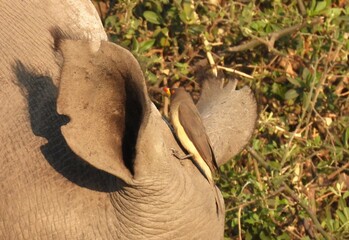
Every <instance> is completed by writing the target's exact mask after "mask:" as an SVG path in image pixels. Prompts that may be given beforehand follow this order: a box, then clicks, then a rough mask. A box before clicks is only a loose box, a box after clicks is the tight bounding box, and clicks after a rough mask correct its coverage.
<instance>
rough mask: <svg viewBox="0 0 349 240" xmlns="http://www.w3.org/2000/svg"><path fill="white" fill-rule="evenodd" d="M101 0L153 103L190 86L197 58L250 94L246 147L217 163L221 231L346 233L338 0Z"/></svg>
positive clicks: (114, 36) (348, 33) (344, 97)
mask: <svg viewBox="0 0 349 240" xmlns="http://www.w3.org/2000/svg"><path fill="white" fill-rule="evenodd" d="M111 2H112V1H111ZM103 4H106V6H107V8H106V9H108V7H111V8H110V9H109V10H108V12H101V15H102V18H103V21H104V23H105V28H106V30H107V32H108V34H109V36H110V38H111V40H112V41H115V42H117V43H118V44H121V45H122V46H124V47H126V48H128V49H130V50H131V51H132V52H133V53H134V54H135V55H136V56H137V57H138V59H139V60H140V61H141V63H142V66H143V68H144V71H145V74H146V78H147V80H148V83H149V89H150V92H151V93H152V96H153V98H154V101H155V102H156V103H157V105H158V107H159V108H162V107H163V106H164V105H165V104H166V103H165V102H164V101H163V99H161V96H160V95H161V94H159V92H161V90H159V89H160V87H161V86H163V85H169V86H172V85H176V84H181V85H183V86H186V87H187V89H189V90H191V91H193V92H194V93H197V92H198V91H199V90H200V86H199V84H198V83H197V81H196V80H197V78H196V75H195V70H197V66H198V65H200V64H202V62H203V61H204V62H205V64H206V65H207V66H208V67H209V68H212V69H214V68H215V67H217V66H218V67H221V68H220V69H225V70H226V71H231V72H234V71H235V73H230V74H233V75H234V76H235V77H239V78H240V81H239V85H250V86H251V87H252V88H253V89H254V91H255V92H256V97H257V102H258V104H259V107H260V118H259V125H258V129H257V130H256V133H255V137H254V139H253V141H252V143H251V145H252V148H249V147H247V148H246V150H244V151H243V152H242V154H240V155H239V156H237V157H235V159H234V160H233V161H230V162H229V163H227V164H226V165H224V166H222V167H221V170H222V175H221V177H220V179H219V181H218V184H219V185H220V188H221V189H222V192H223V196H224V198H225V202H226V232H225V236H226V238H227V239H280V240H281V239H304V240H305V239H314V238H315V239H322V238H325V239H326V238H327V239H330V238H336V239H346V238H348V237H349V224H348V223H349V205H348V203H349V198H348V196H349V191H348V189H349V176H348V174H349V171H348V167H349V163H348V158H349V150H348V146H349V87H348V85H349V73H348V72H349V71H348V69H349V68H348V63H349V60H348V52H349V40H348V38H349V3H348V1H346V0H338V1H331V0H324V1H315V0H311V1H302V0H276V1H265V0H260V1H228V0H227V1H224V0H222V1H212V0H211V1H203V0H202V1H195V2H194V1H190V0H172V1H170V0H159V1H155V0H143V1H140V0H120V1H118V3H117V4H115V5H112V6H110V5H109V4H110V2H109V1H98V3H97V5H98V6H100V5H103ZM99 9H101V8H99ZM248 44H251V45H248ZM210 58H211V60H210ZM207 60H210V61H207ZM212 61H213V62H212ZM237 71H241V72H244V73H245V74H247V76H246V75H241V74H237V73H238V72H237ZM248 76H252V77H253V78H249V77H248ZM194 95H195V94H194Z"/></svg>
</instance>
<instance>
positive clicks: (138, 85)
mask: <svg viewBox="0 0 349 240" xmlns="http://www.w3.org/2000/svg"><path fill="white" fill-rule="evenodd" d="M0 7H1V14H0V23H1V27H0V103H1V107H0V118H1V121H0V145H1V147H0V173H1V174H0V184H1V188H0V196H1V197H0V239H222V238H223V230H224V213H220V214H217V212H216V206H215V197H214V193H213V189H211V186H210V185H209V184H208V182H207V181H206V179H205V178H204V177H203V176H202V175H201V174H200V172H199V171H198V169H197V168H196V167H195V166H194V165H193V163H192V162H191V161H190V160H183V161H179V160H178V159H176V158H175V157H174V156H172V154H171V148H175V149H177V150H179V151H181V150H180V147H179V146H178V144H177V142H176V141H175V139H174V137H173V135H172V133H171V131H170V129H169V128H168V126H167V125H166V124H165V123H164V121H163V120H162V118H161V116H160V114H159V112H158V111H157V110H156V108H155V107H154V105H153V104H152V103H151V102H150V100H149V98H148V95H147V92H146V87H145V83H144V78H143V75H142V72H141V70H140V68H139V65H138V63H137V61H136V60H135V59H134V58H133V56H132V55H131V54H130V53H129V52H128V51H127V50H125V49H123V48H120V47H118V46H116V45H115V44H112V43H108V42H107V41H106V40H107V37H106V34H105V32H104V30H103V27H102V25H101V23H100V20H99V18H98V15H97V13H96V11H95V9H94V7H93V6H92V4H91V3H90V2H89V1H87V0H86V1H83V0H81V1H77V0H62V1H53V0H48V1H39V0H31V1H20V0H15V1H5V0H0ZM217 82H219V81H218V80H217V79H214V78H210V79H209V80H208V81H206V82H205V84H204V85H205V87H204V92H203V96H202V99H201V100H200V101H199V103H198V107H199V110H200V112H201V114H202V116H203V121H204V124H205V127H206V128H207V130H208V135H209V137H210V138H211V139H212V143H213V148H214V150H215V152H216V154H217V159H218V162H219V165H221V164H223V163H225V162H227V161H228V160H229V159H230V158H231V157H232V156H234V155H235V154H237V153H238V152H239V151H240V150H241V149H242V147H243V146H244V145H245V144H247V142H248V140H249V138H250V136H251V133H252V132H253V129H254V123H255V121H256V104H255V101H254V97H253V96H252V94H251V92H250V90H249V89H247V88H244V89H242V90H239V91H236V90H235V89H234V88H233V86H232V84H230V85H228V86H227V87H226V88H224V89H221V88H219V85H218V84H217ZM213 91H214V94H212V92H213ZM212 95H213V96H214V97H213V98H212V97H210V96H212ZM221 200H222V201H223V199H221Z"/></svg>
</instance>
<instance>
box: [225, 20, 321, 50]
mask: <svg viewBox="0 0 349 240" xmlns="http://www.w3.org/2000/svg"><path fill="white" fill-rule="evenodd" d="M322 22H323V18H322V17H319V18H316V19H314V20H313V21H311V22H310V23H309V22H308V21H306V20H304V21H303V23H300V24H298V25H295V26H291V27H288V28H285V29H282V30H280V31H276V32H273V33H271V34H269V36H268V37H267V39H263V38H254V39H252V40H250V41H247V42H244V43H242V44H241V45H239V46H235V47H230V48H228V49H227V51H228V52H242V51H245V50H251V49H252V48H255V47H257V46H259V45H261V44H264V45H266V46H267V47H268V49H269V50H270V51H271V50H273V49H274V44H275V42H276V41H277V40H279V39H280V38H282V37H284V36H286V35H289V34H292V33H294V32H297V31H298V30H300V29H302V28H304V27H306V26H313V25H316V24H320V23H322Z"/></svg>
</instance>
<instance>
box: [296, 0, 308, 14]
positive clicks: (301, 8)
mask: <svg viewBox="0 0 349 240" xmlns="http://www.w3.org/2000/svg"><path fill="white" fill-rule="evenodd" d="M297 4H298V8H299V11H300V12H301V14H302V15H303V16H306V15H307V10H306V9H305V7H304V2H303V1H302V0H297Z"/></svg>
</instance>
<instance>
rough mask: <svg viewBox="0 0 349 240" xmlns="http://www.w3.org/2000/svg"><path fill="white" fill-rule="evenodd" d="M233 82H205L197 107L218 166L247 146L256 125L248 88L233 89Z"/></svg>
mask: <svg viewBox="0 0 349 240" xmlns="http://www.w3.org/2000/svg"><path fill="white" fill-rule="evenodd" d="M235 86H236V83H235V81H231V80H230V81H229V82H228V84H227V85H226V86H225V87H222V80H221V79H219V78H215V77H213V76H211V77H209V78H207V79H206V80H205V81H204V83H203V87H202V89H203V90H202V95H201V98H200V100H199V102H198V104H197V107H198V109H199V111H200V114H201V116H202V119H203V123H204V125H205V127H206V131H207V134H208V136H209V137H210V140H211V142H212V145H213V150H214V152H215V154H216V157H217V161H218V164H219V165H222V164H224V163H226V162H227V161H228V160H230V159H231V158H232V157H233V156H234V155H236V154H237V153H239V152H240V151H241V150H242V149H243V147H244V146H245V145H246V144H247V143H248V142H249V140H250V138H251V136H252V133H253V131H254V129H255V126H256V121H257V104H256V100H255V97H254V95H253V93H252V91H251V89H250V88H248V87H244V88H242V89H240V90H236V89H235Z"/></svg>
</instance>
